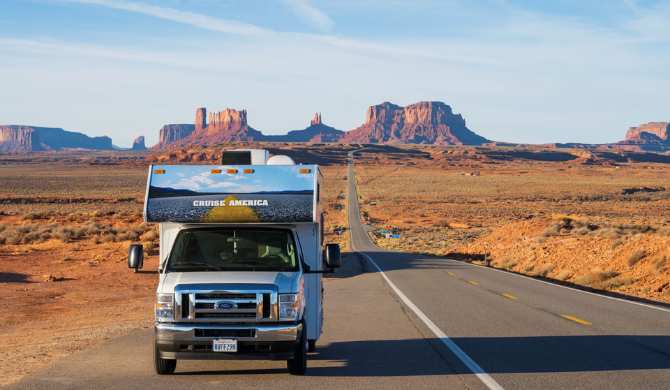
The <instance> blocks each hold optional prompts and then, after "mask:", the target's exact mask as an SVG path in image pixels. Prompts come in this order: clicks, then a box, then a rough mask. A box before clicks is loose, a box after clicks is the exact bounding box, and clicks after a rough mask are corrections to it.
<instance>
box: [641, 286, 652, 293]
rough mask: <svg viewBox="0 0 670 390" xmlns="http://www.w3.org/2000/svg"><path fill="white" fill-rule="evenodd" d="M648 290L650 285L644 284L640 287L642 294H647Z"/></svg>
mask: <svg viewBox="0 0 670 390" xmlns="http://www.w3.org/2000/svg"><path fill="white" fill-rule="evenodd" d="M650 291H651V286H644V287H643V288H642V294H645V295H647V294H649V292H650Z"/></svg>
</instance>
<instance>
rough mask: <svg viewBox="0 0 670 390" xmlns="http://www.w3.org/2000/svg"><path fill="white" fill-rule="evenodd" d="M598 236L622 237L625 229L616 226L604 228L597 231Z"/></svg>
mask: <svg viewBox="0 0 670 390" xmlns="http://www.w3.org/2000/svg"><path fill="white" fill-rule="evenodd" d="M595 234H596V236H598V237H602V238H621V236H622V235H623V231H622V230H621V229H616V228H609V227H606V228H602V229H598V230H596V231H595Z"/></svg>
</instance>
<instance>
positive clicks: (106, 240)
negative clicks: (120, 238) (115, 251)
mask: <svg viewBox="0 0 670 390" xmlns="http://www.w3.org/2000/svg"><path fill="white" fill-rule="evenodd" d="M100 241H101V242H103V243H105V244H106V243H109V242H114V241H116V237H114V235H113V234H105V235H104V236H102V238H101V239H100Z"/></svg>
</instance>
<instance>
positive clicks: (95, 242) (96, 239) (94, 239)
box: [91, 236, 100, 244]
mask: <svg viewBox="0 0 670 390" xmlns="http://www.w3.org/2000/svg"><path fill="white" fill-rule="evenodd" d="M91 242H92V243H94V244H99V243H100V236H93V237H91Z"/></svg>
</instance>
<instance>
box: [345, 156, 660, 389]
mask: <svg viewBox="0 0 670 390" xmlns="http://www.w3.org/2000/svg"><path fill="white" fill-rule="evenodd" d="M352 161H353V160H351V153H350V165H349V169H350V170H349V174H350V177H353V164H352ZM349 184H350V186H349V187H350V188H349V193H350V194H352V195H353V194H356V189H355V182H354V181H353V180H352V181H350V183H349ZM349 208H350V215H349V224H350V227H351V237H352V243H353V246H354V248H355V249H356V250H358V251H361V252H363V253H365V255H367V256H369V258H370V259H371V260H372V261H374V263H375V264H376V265H377V266H378V267H379V268H380V269H381V271H383V272H384V274H385V275H386V276H387V277H388V279H389V281H390V282H391V283H393V284H394V285H395V286H396V287H397V289H398V290H399V291H400V292H401V293H402V294H404V295H405V296H406V298H407V299H408V301H409V302H411V303H412V304H414V305H416V307H417V309H418V310H419V311H420V312H422V313H423V314H424V315H425V316H426V317H427V318H428V319H429V321H431V322H432V323H433V324H435V326H436V327H437V328H438V330H439V332H441V333H442V334H444V335H446V336H447V337H448V338H449V340H451V341H449V340H445V341H446V342H447V343H451V342H453V343H454V344H455V345H456V346H457V349H460V350H462V351H463V352H464V353H465V354H466V355H467V357H469V358H470V359H472V361H474V363H476V365H477V367H479V368H481V370H482V372H485V373H486V374H488V375H489V376H490V378H492V379H493V380H494V381H495V383H494V384H493V385H492V386H491V387H495V386H496V384H497V385H499V386H501V387H503V388H506V389H540V388H542V389H545V388H556V389H570V388H580V389H617V388H618V389H641V388H646V389H661V388H670V311H668V310H667V309H663V308H653V307H646V306H642V305H639V304H636V303H631V302H627V301H620V300H616V299H612V298H608V297H604V296H600V295H596V294H591V293H586V292H582V291H579V290H575V289H570V288H566V287H562V286H558V285H553V284H549V283H545V282H541V281H537V280H535V279H531V278H528V277H523V276H518V275H514V274H511V273H507V272H503V271H499V270H494V269H489V268H484V267H480V266H476V265H470V264H465V263H462V262H459V261H454V260H447V259H438V258H432V257H423V256H417V255H410V254H406V253H399V252H392V251H387V250H383V249H380V248H378V247H377V246H375V245H373V244H372V242H371V240H370V239H369V237H368V235H367V234H365V233H364V231H365V229H366V227H364V226H363V224H362V223H361V221H360V218H359V216H358V212H357V210H358V203H357V197H356V196H355V195H353V196H350V198H349ZM587 323H588V324H587ZM432 336H433V337H436V335H435V334H433V335H432ZM447 356H448V355H447Z"/></svg>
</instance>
